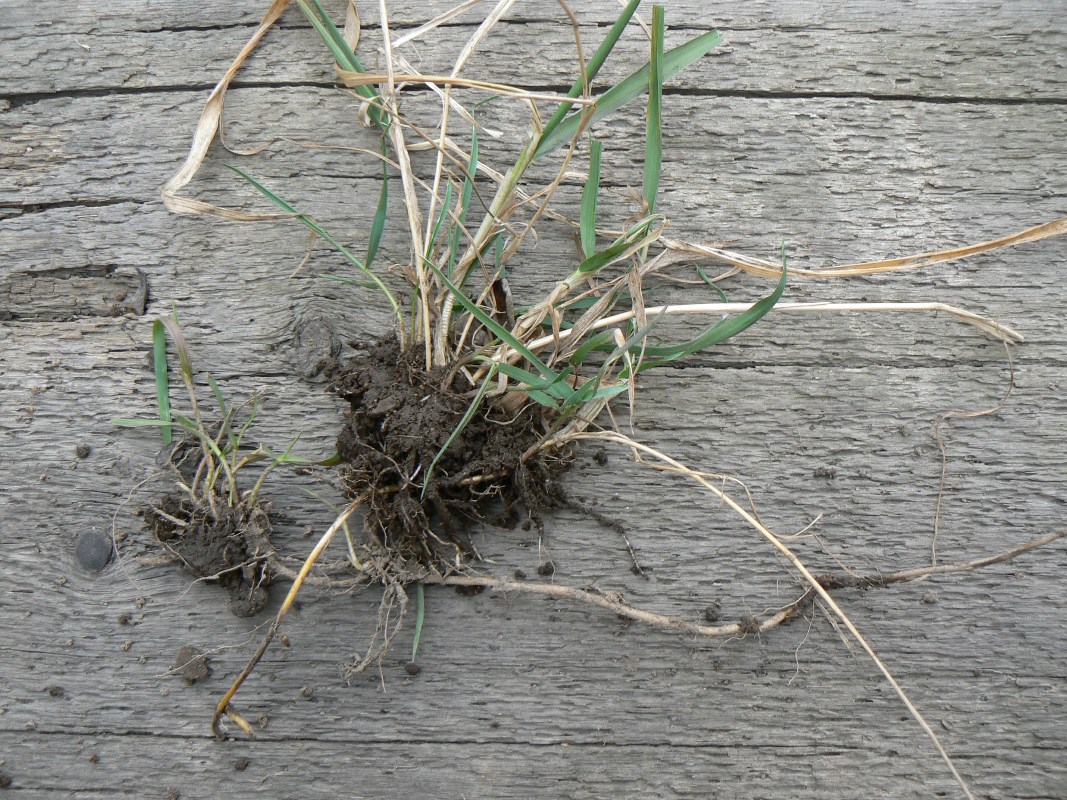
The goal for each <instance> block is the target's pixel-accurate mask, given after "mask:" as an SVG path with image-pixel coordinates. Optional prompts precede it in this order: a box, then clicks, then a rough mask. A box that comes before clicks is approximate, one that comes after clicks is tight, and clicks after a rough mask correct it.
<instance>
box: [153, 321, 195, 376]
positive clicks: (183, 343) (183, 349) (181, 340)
mask: <svg viewBox="0 0 1067 800" xmlns="http://www.w3.org/2000/svg"><path fill="white" fill-rule="evenodd" d="M159 321H160V322H161V323H162V324H163V327H164V328H166V329H167V333H168V334H170V339H171V341H172V342H174V349H175V350H176V351H177V352H178V367H179V369H181V371H182V376H183V377H184V378H185V379H186V380H187V381H190V382H191V381H192V380H193V360H192V358H191V357H190V356H189V342H188V341H187V340H186V338H185V334H184V333H182V329H181V327H180V326H179V325H178V320H177V319H176V318H174V317H163V318H162V319H160V320H159ZM153 327H154V326H153ZM154 333H155V331H153V334H154ZM154 338H155V337H154V335H153V340H154Z"/></svg>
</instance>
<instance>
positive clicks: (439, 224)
mask: <svg viewBox="0 0 1067 800" xmlns="http://www.w3.org/2000/svg"><path fill="white" fill-rule="evenodd" d="M451 209H452V182H451V181H449V182H448V183H447V184H446V185H445V199H444V200H443V201H442V202H441V213H439V214H438V215H437V221H436V222H435V223H434V225H433V232H432V233H431V234H430V238H429V240H428V241H427V242H426V253H425V258H426V260H427V261H429V260H430V259H431V258H432V257H433V247H434V244H435V243H436V242H437V237H438V236H440V235H441V228H443V227H444V224H445V220H446V219H448V212H449V211H450V210H451Z"/></svg>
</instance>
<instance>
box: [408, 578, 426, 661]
mask: <svg viewBox="0 0 1067 800" xmlns="http://www.w3.org/2000/svg"><path fill="white" fill-rule="evenodd" d="M415 602H416V605H415V638H414V639H413V640H412V642H411V663H413V664H414V663H415V656H417V655H418V654H419V642H420V641H421V640H422V624H423V623H424V622H425V621H426V590H425V589H424V588H423V586H422V584H421V583H416V584H415Z"/></svg>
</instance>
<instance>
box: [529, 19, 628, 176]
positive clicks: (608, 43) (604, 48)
mask: <svg viewBox="0 0 1067 800" xmlns="http://www.w3.org/2000/svg"><path fill="white" fill-rule="evenodd" d="M639 5H641V0H630V2H629V3H627V4H626V7H625V8H623V10H622V13H620V14H619V17H618V19H616V20H615V22H614V24H612V26H611V28H609V29H608V34H607V36H605V37H604V41H602V42H601V43H600V46H599V47H598V48H597V49H596V51H595V52H594V53H593V56H592V58H590V59H589V63H588V64H587V65H586V67H585V76H586V78H587V79H588V80H590V81H592V80H593V78H595V77H596V75H597V73H598V72H600V68H601V67H602V66H604V62H605V61H607V59H608V56H609V55H611V51H612V50H613V49H614V48H615V45H616V44H617V43H618V41H619V37H621V36H622V32H623V31H624V30H626V26H627V25H628V24H630V19H631V18H632V17H633V15H634V12H635V11H637V7H638V6H639ZM583 89H584V87H583V86H582V80H581V77H579V78H578V80H576V81H575V82H574V85H573V86H571V88H570V91H568V92H567V97H578V96H579V95H581V93H582V90H583ZM572 107H573V103H561V104H560V106H559V108H557V109H556V112H555V113H554V114H553V115H552V116H551V117H549V120H548V122H547V123H545V127H544V128H543V129H542V130H541V139H540V141H539V142H538V145H537V150H536V151H535V153H534V158H535V159H537V158H540V157H541V156H543V155H544V154H545V153H547V152H548V151H549V150H551V149H552V148H553V147H555V146H556V145H558V144H560V143H562V142H564V141H566V140H567V139H570V138H571V137H572V136H574V131H576V130H577V128H578V126H577V124H575V126H574V131H571V132H570V133H569V134H567V135H565V136H563V137H561V138H559V139H558V140H557V141H556V144H554V145H551V146H548V147H546V146H545V141H546V140H547V139H548V138H550V137H552V138H553V139H554V138H555V134H556V132H557V131H558V129H559V126H560V124H562V123H563V119H564V117H566V116H567V112H568V111H570V110H571V108H572ZM579 116H580V115H579Z"/></svg>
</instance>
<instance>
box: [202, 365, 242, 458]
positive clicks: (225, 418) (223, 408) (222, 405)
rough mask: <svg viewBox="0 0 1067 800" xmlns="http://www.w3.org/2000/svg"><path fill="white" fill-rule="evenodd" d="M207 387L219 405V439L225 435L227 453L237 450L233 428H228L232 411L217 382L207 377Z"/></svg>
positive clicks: (231, 418)
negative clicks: (220, 424)
mask: <svg viewBox="0 0 1067 800" xmlns="http://www.w3.org/2000/svg"><path fill="white" fill-rule="evenodd" d="M207 383H208V386H210V387H211V392H212V394H214V395H215V402H216V403H218V404H219V413H220V414H221V415H222V427H221V429H220V430H219V434H220V438H221V435H222V434H226V441H227V443H228V446H227V451H233V450H236V449H237V445H236V440H235V439H234V436H233V428H232V427H231V426H230V423H231V421H232V420H233V414H232V413H231V411H232V409H231V408H230V407H229V405H228V404H227V403H226V398H225V397H223V395H222V389H221V388H219V384H218V382H217V381H216V380H215V379H214V378H212V377H211V375H207Z"/></svg>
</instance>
